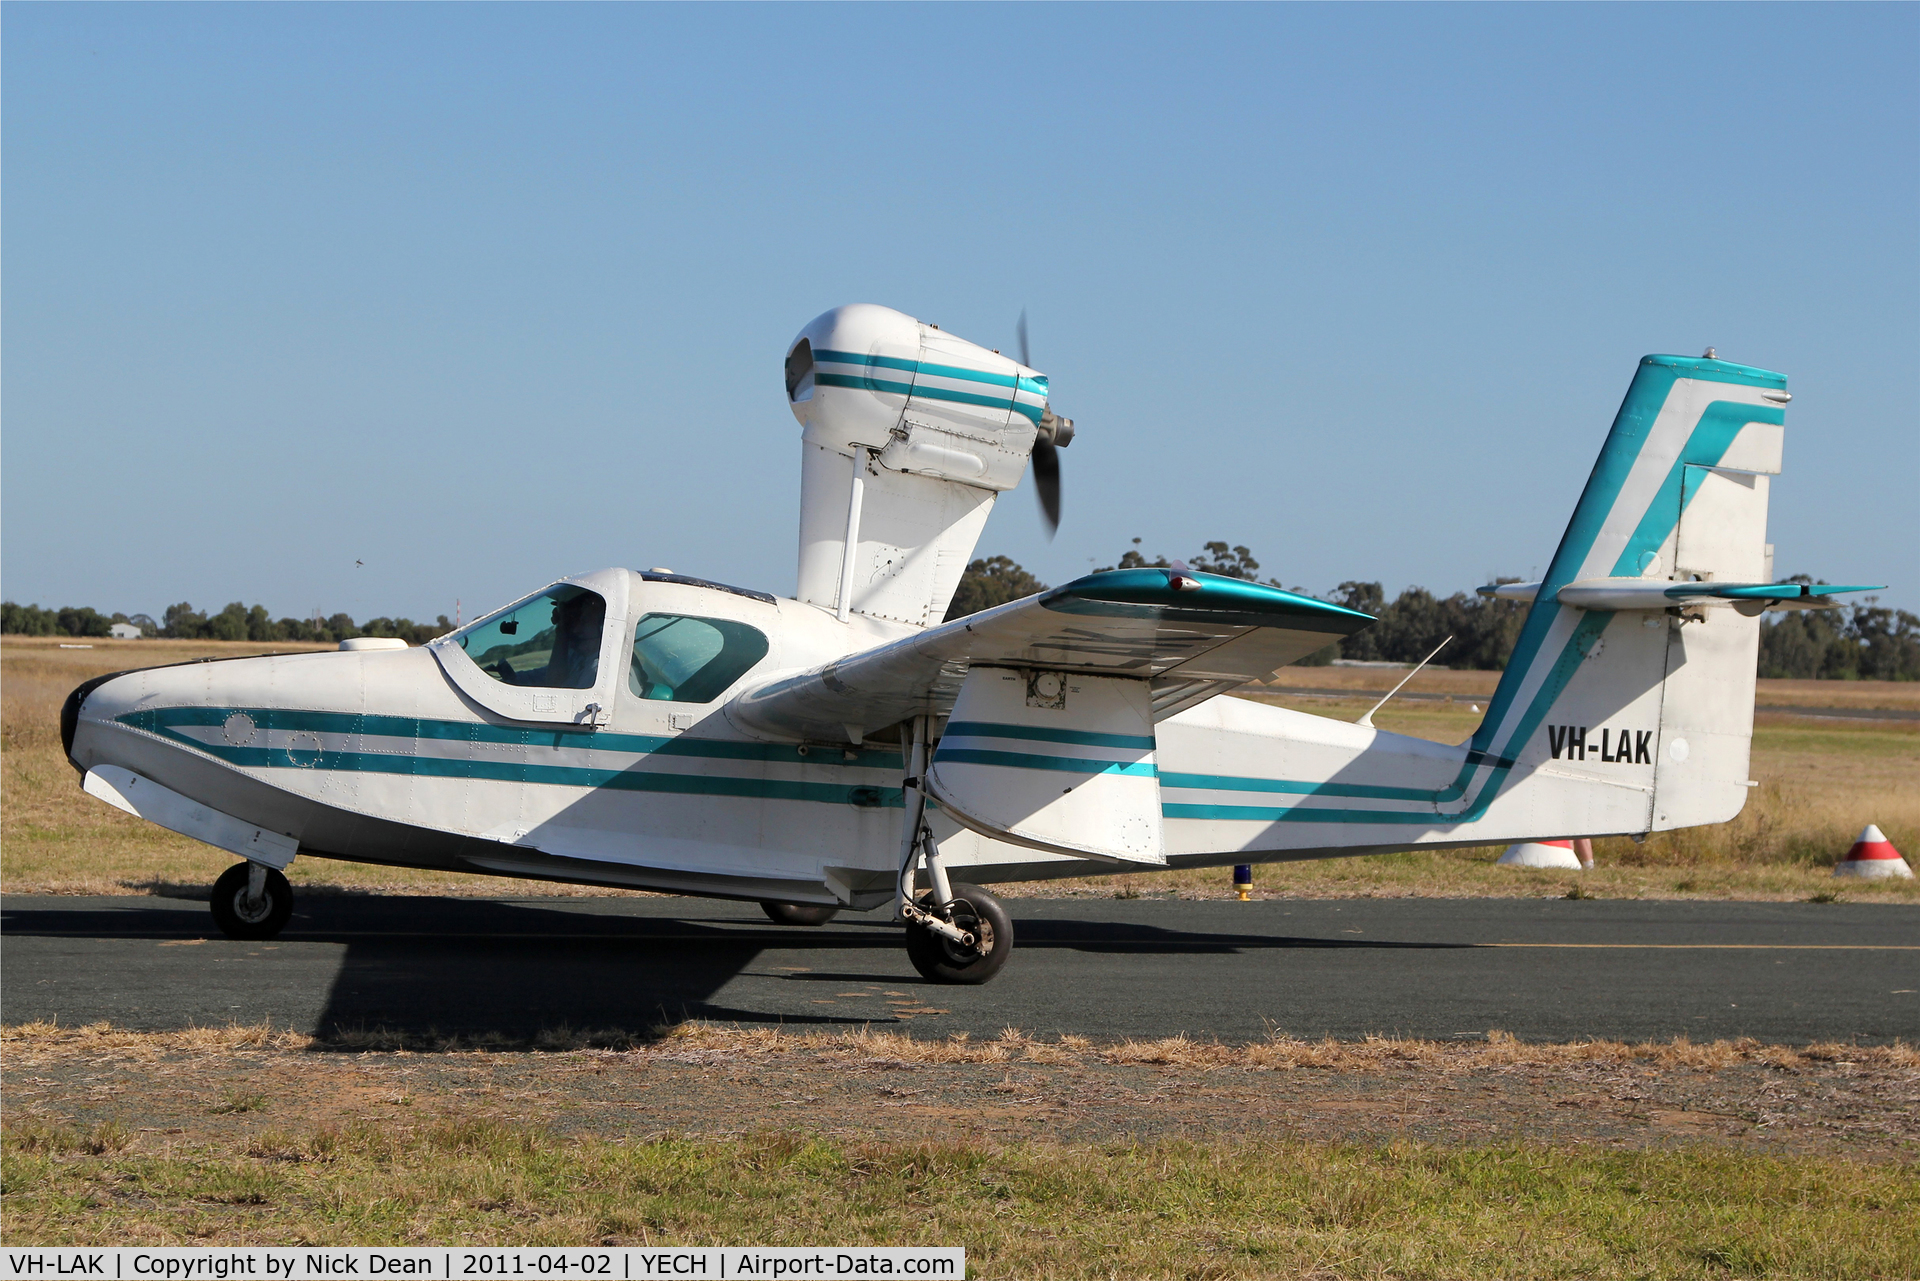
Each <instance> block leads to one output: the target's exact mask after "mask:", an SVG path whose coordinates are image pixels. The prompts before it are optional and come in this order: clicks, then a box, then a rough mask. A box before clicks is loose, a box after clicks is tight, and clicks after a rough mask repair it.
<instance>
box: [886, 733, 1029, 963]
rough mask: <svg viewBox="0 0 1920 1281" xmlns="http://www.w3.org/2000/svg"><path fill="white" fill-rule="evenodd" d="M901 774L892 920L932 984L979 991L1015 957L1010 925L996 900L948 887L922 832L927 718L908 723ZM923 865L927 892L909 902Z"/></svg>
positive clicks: (935, 849)
mask: <svg viewBox="0 0 1920 1281" xmlns="http://www.w3.org/2000/svg"><path fill="white" fill-rule="evenodd" d="M911 744H912V745H911V747H910V748H909V749H908V751H907V761H906V764H907V774H906V777H905V778H904V779H903V780H902V781H901V791H902V796H903V799H904V800H905V802H906V816H905V822H904V824H903V825H902V830H901V833H900V875H899V881H898V883H897V885H896V887H895V893H894V919H896V920H901V921H905V922H906V926H907V959H908V960H910V961H912V962H913V968H914V969H916V970H918V971H920V973H921V975H922V977H924V978H926V979H927V980H928V981H929V982H932V983H985V982H986V981H987V980H988V979H990V978H992V977H993V976H994V975H996V974H998V973H999V972H1000V968H1001V967H1002V966H1004V965H1005V964H1006V963H1007V958H1008V957H1009V956H1011V955H1013V922H1012V921H1011V920H1010V919H1009V918H1008V916H1007V910H1006V909H1005V908H1004V907H1002V906H1000V900H999V899H997V898H995V897H994V896H993V895H991V894H989V893H987V892H986V891H985V890H983V889H981V888H980V887H979V886H977V885H955V884H952V883H951V882H949V881H948V880H947V869H946V867H945V865H944V864H943V863H942V862H941V860H940V848H939V846H937V845H935V844H934V842H933V830H932V829H931V828H930V827H928V826H927V822H926V811H927V793H926V782H925V778H926V772H927V718H926V717H924V716H916V717H914V718H913V721H912V736H911ZM922 862H924V863H925V865H926V869H927V880H928V882H929V884H930V885H931V887H932V888H931V892H930V893H928V894H924V895H922V896H920V897H919V898H918V899H915V898H914V897H913V880H914V872H915V870H916V867H917V866H918V865H919V864H921V863H922Z"/></svg>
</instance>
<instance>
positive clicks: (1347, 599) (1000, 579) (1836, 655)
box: [947, 538, 1920, 681]
mask: <svg viewBox="0 0 1920 1281" xmlns="http://www.w3.org/2000/svg"><path fill="white" fill-rule="evenodd" d="M1133 544H1134V545H1133V546H1132V547H1131V548H1129V549H1128V550H1127V551H1126V552H1125V553H1124V554H1123V555H1122V556H1121V557H1120V559H1119V561H1118V562H1117V563H1115V564H1112V565H1106V566H1102V567H1101V568H1100V569H1098V570H1095V571H1094V572H1095V573H1101V572H1104V571H1105V570H1109V569H1167V568H1170V567H1171V565H1172V562H1171V561H1169V560H1168V559H1167V558H1166V557H1165V556H1155V557H1154V558H1153V559H1151V560H1149V559H1147V557H1146V555H1145V554H1144V553H1143V552H1142V551H1141V550H1140V540H1139V539H1138V538H1136V539H1134V540H1133ZM1186 565H1187V567H1188V568H1189V569H1194V570H1198V571H1199V572H1201V573H1203V574H1219V575H1221V576H1222V577H1226V578H1239V579H1245V580H1247V581H1250V582H1261V581H1264V582H1265V583H1266V584H1267V585H1268V586H1270V587H1285V584H1283V583H1281V582H1280V580H1279V579H1277V578H1268V579H1265V580H1262V579H1261V578H1260V577H1259V569H1260V562H1259V561H1258V560H1256V559H1255V558H1254V555H1253V552H1252V551H1251V550H1250V549H1248V548H1246V547H1244V546H1239V545H1230V544H1228V543H1225V542H1211V543H1207V544H1206V545H1205V547H1204V548H1203V549H1202V551H1201V554H1200V555H1198V556H1193V557H1190V558H1188V559H1187V561H1186ZM1494 581H1495V582H1500V583H1512V582H1518V581H1520V580H1519V579H1516V578H1497V579H1495V580H1494ZM1786 581H1788V582H1795V583H1812V582H1813V581H1814V580H1813V579H1811V578H1808V577H1807V576H1806V575H1804V574H1796V575H1794V576H1793V577H1792V578H1790V579H1788V580H1786ZM1046 588H1047V585H1046V584H1045V583H1043V582H1041V581H1040V580H1039V579H1037V578H1035V577H1034V576H1033V575H1032V574H1030V573H1028V572H1027V571H1026V570H1025V569H1022V568H1021V567H1020V566H1019V565H1018V564H1016V563H1014V561H1013V560H1012V559H1010V558H1009V557H1006V556H993V557H988V558H985V559H981V560H976V561H974V562H973V563H972V564H970V565H968V566H967V570H966V573H965V575H963V576H962V578H961V580H960V589H959V591H957V592H955V593H954V598H953V604H952V606H951V607H950V608H949V609H948V610H947V617H948V618H949V619H954V618H961V617H964V616H965V615H968V614H973V613H977V612H979V611H980V610H983V609H989V608H991V607H993V606H995V605H1004V604H1006V603H1007V602H1008V601H1013V600H1019V599H1020V598H1021V597H1023V596H1031V595H1032V594H1033V593H1035V592H1040V591H1045V590H1046ZM1286 590H1288V591H1293V592H1297V593H1299V594H1300V595H1302V596H1312V595H1318V594H1317V593H1313V592H1308V591H1307V590H1306V589H1304V588H1301V587H1288V588H1286ZM1319 598H1320V599H1323V600H1328V601H1332V602H1333V603H1334V604H1336V605H1344V606H1346V607H1347V608H1348V609H1357V610H1360V611H1361V612H1363V613H1367V614H1372V615H1373V616H1374V617H1375V618H1376V619H1377V620H1378V621H1377V622H1375V623H1374V624H1373V626H1371V627H1368V628H1365V629H1364V630H1362V631H1360V632H1358V633H1356V634H1354V635H1352V636H1349V637H1347V638H1345V639H1344V640H1342V641H1340V642H1338V643H1337V644H1333V645H1329V646H1327V647H1326V648H1325V649H1322V650H1320V651H1319V652H1317V653H1315V654H1313V655H1311V656H1309V657H1307V658H1304V659H1302V660H1301V662H1300V665H1301V666H1303V667H1317V666H1325V665H1327V664H1329V663H1332V662H1333V661H1334V660H1335V659H1348V660H1353V661H1359V662H1369V661H1371V662H1391V663H1417V662H1419V661H1420V660H1421V659H1423V658H1425V657H1426V656H1427V655H1428V654H1430V653H1432V652H1433V649H1434V647H1435V646H1436V645H1438V644H1439V643H1440V642H1441V641H1442V640H1445V639H1446V638H1447V637H1448V636H1451V637H1453V641H1452V642H1451V643H1450V644H1449V645H1448V646H1447V648H1446V649H1445V650H1444V651H1442V652H1441V654H1440V656H1439V657H1438V658H1437V659H1435V660H1434V661H1435V662H1437V663H1439V664H1441V665H1442V666H1445V667H1459V668H1477V669H1480V670H1487V671H1501V670H1504V669H1505V667H1506V665H1507V659H1508V657H1509V656H1510V655H1511V654H1512V653H1513V646H1514V643H1515V642H1516V641H1518V640H1519V638H1520V627H1521V624H1522V623H1523V622H1525V620H1526V616H1527V609H1528V606H1526V605H1524V604H1519V603H1517V602H1513V601H1503V600H1491V599H1489V598H1487V597H1485V596H1481V595H1479V594H1478V593H1476V592H1455V593H1454V594H1453V595H1451V596H1445V597H1442V596H1436V595H1434V594H1433V593H1432V592H1430V591H1428V590H1427V589H1426V588H1424V587H1409V588H1407V589H1406V590H1405V591H1403V592H1401V593H1400V594H1399V595H1398V596H1396V597H1394V599H1392V600H1388V599H1387V598H1386V591H1385V589H1384V588H1383V587H1382V585H1381V584H1379V583H1375V582H1362V581H1358V580H1349V581H1347V582H1344V583H1341V584H1340V585H1339V586H1338V587H1335V588H1334V589H1333V590H1332V591H1331V592H1327V593H1325V594H1324V595H1320V596H1319ZM1759 674H1760V675H1762V676H1766V677H1770V678H1785V679H1798V680H1894V681H1910V680H1920V615H1914V614H1910V613H1908V612H1907V611H1906V610H1894V609H1886V608H1883V607H1881V606H1879V605H1877V604H1876V603H1875V600H1874V598H1872V597H1869V598H1868V599H1867V600H1866V602H1865V603H1864V604H1858V605H1844V606H1842V607H1841V608H1839V609H1833V610H1804V611H1799V610H1796V611H1783V612H1776V613H1772V614H1768V615H1766V616H1765V617H1763V618H1762V619H1761V622H1760V658H1759Z"/></svg>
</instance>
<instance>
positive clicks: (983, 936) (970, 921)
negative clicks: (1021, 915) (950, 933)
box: [907, 884, 1013, 983]
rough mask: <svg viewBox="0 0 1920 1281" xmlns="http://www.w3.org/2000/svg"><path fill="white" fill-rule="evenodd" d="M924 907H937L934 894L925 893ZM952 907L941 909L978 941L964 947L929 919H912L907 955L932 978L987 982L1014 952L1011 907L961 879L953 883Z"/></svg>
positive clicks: (918, 968)
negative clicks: (933, 926)
mask: <svg viewBox="0 0 1920 1281" xmlns="http://www.w3.org/2000/svg"><path fill="white" fill-rule="evenodd" d="M920 908H921V910H923V911H927V912H935V911H936V909H935V908H934V906H933V901H932V898H931V897H928V898H923V899H921V900H920ZM948 909H949V910H948V911H947V912H944V913H938V914H939V915H944V916H946V918H947V919H948V920H949V921H951V922H952V923H953V924H955V925H957V926H959V927H960V928H961V929H963V930H965V931H967V933H969V934H971V935H973V936H974V940H975V946H973V947H963V946H961V945H960V944H958V943H955V942H954V941H953V940H952V939H949V938H945V937H943V936H942V935H939V934H935V933H934V932H933V931H932V930H930V929H928V928H927V927H926V926H924V925H909V926H907V959H908V960H910V961H912V962H913V968H914V969H916V970H919V971H920V973H921V975H922V976H923V977H924V978H926V979H927V981H929V982H931V983H985V982H986V981H987V980H988V979H990V978H992V977H993V976H994V975H996V974H998V973H999V972H1000V967H1001V966H1003V965H1005V964H1006V963H1007V958H1008V957H1009V956H1012V955H1013V922H1012V921H1011V920H1010V919H1008V917H1007V909H1006V908H1004V907H1002V906H1000V900H999V899H997V898H995V897H994V896H993V895H991V894H989V893H987V892H986V891H985V890H983V889H981V888H980V887H979V886H977V885H959V884H956V885H955V886H954V887H953V902H952V903H950V904H948Z"/></svg>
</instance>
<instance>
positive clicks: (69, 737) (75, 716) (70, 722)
mask: <svg viewBox="0 0 1920 1281" xmlns="http://www.w3.org/2000/svg"><path fill="white" fill-rule="evenodd" d="M130 675H132V673H131V672H109V673H107V674H106V675H105V676H96V677H94V678H93V679H92V680H90V681H86V682H84V683H83V684H81V685H78V686H76V687H75V688H74V691H73V693H71V694H69V695H67V701H66V702H64V703H62V704H61V705H60V750H61V751H62V752H64V753H65V754H66V757H67V764H69V765H71V766H73V767H74V768H75V769H76V770H78V771H80V773H82V774H85V773H86V772H87V766H85V765H83V764H81V763H80V762H79V761H78V760H76V759H75V758H74V755H73V740H74V737H75V735H77V734H78V733H79V732H80V714H81V711H82V709H84V708H85V707H86V705H87V699H88V698H89V697H90V696H91V695H92V694H93V692H94V691H95V690H97V689H99V688H100V687H101V686H102V685H105V684H107V683H108V682H109V681H117V680H119V679H120V678H121V677H123V676H130Z"/></svg>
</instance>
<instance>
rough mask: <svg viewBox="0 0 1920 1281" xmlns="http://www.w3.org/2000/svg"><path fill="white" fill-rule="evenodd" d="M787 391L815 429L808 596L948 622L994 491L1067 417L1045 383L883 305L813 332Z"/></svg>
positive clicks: (792, 364)
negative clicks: (1060, 415) (1052, 403)
mask: <svg viewBox="0 0 1920 1281" xmlns="http://www.w3.org/2000/svg"><path fill="white" fill-rule="evenodd" d="M786 386H787V399H788V402H789V404H790V405H791V406H792V408H793V415H794V417H795V418H797V419H799V420H800V425H801V426H802V427H803V428H804V429H805V430H804V431H803V432H802V434H801V440H802V445H801V451H802V463H801V485H800V580H799V589H798V592H797V593H796V594H797V596H798V598H799V599H801V600H804V601H810V602H812V603H813V604H816V605H821V606H824V607H826V608H829V609H837V610H840V611H841V612H852V613H861V614H869V615H872V616H874V617H878V618H888V619H893V620H895V621H898V622H906V623H913V624H915V625H917V626H926V625H928V624H929V623H936V622H939V621H940V619H941V617H942V616H943V615H944V614H945V612H946V607H947V603H948V601H950V600H951V599H952V597H953V592H954V589H955V587H957V586H958V585H959V582H960V575H961V573H962V572H963V571H964V570H965V569H966V565H967V560H968V558H969V557H970V556H971V555H972V554H973V547H974V543H975V542H976V541H977V540H978V539H979V536H980V530H981V527H982V526H984V525H985V524H986V519H987V513H988V512H989V511H990V510H991V509H992V506H993V499H994V496H995V495H996V494H998V493H999V492H1000V491H1002V490H1006V489H1011V488H1013V487H1014V486H1015V485H1017V484H1019V483H1020V476H1021V473H1022V472H1024V471H1025V470H1026V466H1027V458H1028V456H1029V455H1030V454H1031V453H1032V452H1033V443H1034V440H1035V439H1036V437H1038V436H1039V435H1040V434H1041V433H1042V432H1043V431H1045V432H1048V433H1053V432H1056V431H1059V430H1060V429H1061V428H1060V424H1063V423H1064V422H1065V420H1062V419H1057V418H1055V417H1054V416H1053V415H1052V414H1051V413H1049V411H1048V407H1047V380H1046V378H1045V377H1044V376H1043V375H1041V374H1039V373H1038V372H1036V371H1034V370H1032V369H1029V368H1027V367H1026V366H1025V365H1022V364H1020V363H1019V362H1018V361H1015V360H1010V359H1008V358H1007V357H1005V356H1002V355H1000V354H999V353H997V352H993V351H989V350H988V349H986V348H985V347H978V346H975V345H974V344H973V343H970V342H967V341H966V340H964V339H961V338H955V337H954V336H953V335H951V334H947V333H943V332H941V330H940V329H938V328H937V327H935V326H933V325H928V324H922V323H921V322H920V321H917V320H915V319H914V318H913V317H911V316H908V315H904V314H902V313H901V312H897V311H894V310H893V309H892V308H889V307H878V306H874V305H872V304H864V303H862V304H855V305H853V306H849V307H837V308H835V309H834V310H832V311H829V312H827V313H826V314H825V315H822V316H819V317H817V318H815V320H814V321H813V323H811V324H809V325H808V326H807V327H806V328H805V329H803V330H801V331H800V335H799V337H798V338H796V339H795V340H794V342H793V345H792V346H791V347H790V348H789V349H788V352H787V364H786ZM1043 423H1044V424H1045V427H1044V428H1043V426H1042V424H1043ZM1066 430H1071V429H1070V428H1067V429H1066ZM1062 443H1064V441H1063V442H1062ZM856 469H857V474H858V475H859V477H860V482H861V483H860V485H859V487H858V493H857V494H856V487H855V485H854V477H855V475H856ZM850 516H855V517H856V519H855V520H854V521H853V522H852V523H853V525H854V527H855V530H856V533H855V538H854V546H853V550H852V553H851V555H849V554H848V553H847V532H848V529H849V517H850ZM843 597H844V598H845V599H844V600H843Z"/></svg>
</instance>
